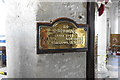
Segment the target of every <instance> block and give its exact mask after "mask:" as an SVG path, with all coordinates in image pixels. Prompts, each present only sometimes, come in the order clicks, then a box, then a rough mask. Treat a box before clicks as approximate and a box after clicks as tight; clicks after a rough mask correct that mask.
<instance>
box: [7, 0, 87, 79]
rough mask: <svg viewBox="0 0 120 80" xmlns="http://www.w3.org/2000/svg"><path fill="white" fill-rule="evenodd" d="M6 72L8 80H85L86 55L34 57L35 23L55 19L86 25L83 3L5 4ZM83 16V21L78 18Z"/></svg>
mask: <svg viewBox="0 0 120 80" xmlns="http://www.w3.org/2000/svg"><path fill="white" fill-rule="evenodd" d="M6 5H7V9H8V15H7V27H6V28H7V56H8V57H7V66H8V68H7V70H8V77H11V78H65V77H66V78H67V77H69V78H85V77H86V53H80V52H74V53H67V54H64V55H63V54H41V55H37V53H36V20H37V21H50V20H53V19H55V18H58V17H68V18H72V19H74V20H75V21H77V22H78V23H86V8H85V7H83V4H82V3H79V2H77V3H41V2H40V0H36V1H35V0H6ZM79 15H83V16H84V18H83V20H80V19H79V18H78V16H79Z"/></svg>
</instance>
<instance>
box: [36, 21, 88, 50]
mask: <svg viewBox="0 0 120 80" xmlns="http://www.w3.org/2000/svg"><path fill="white" fill-rule="evenodd" d="M38 29H39V30H38V34H39V36H38V40H39V41H38V46H39V47H38V48H39V50H50V49H51V50H62V49H81V48H87V36H88V29H87V27H85V25H77V24H75V23H74V22H72V21H69V20H68V19H67V20H64V19H63V20H59V21H56V22H54V23H53V24H48V23H47V25H45V24H44V23H42V24H40V25H39V26H38Z"/></svg>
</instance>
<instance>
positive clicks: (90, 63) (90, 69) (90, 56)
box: [86, 2, 95, 80]
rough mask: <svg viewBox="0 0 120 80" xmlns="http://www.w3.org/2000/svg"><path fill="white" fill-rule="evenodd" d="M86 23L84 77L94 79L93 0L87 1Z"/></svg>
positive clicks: (88, 79)
mask: <svg viewBox="0 0 120 80" xmlns="http://www.w3.org/2000/svg"><path fill="white" fill-rule="evenodd" d="M87 24H88V26H89V36H88V39H89V40H88V51H87V56H86V78H87V80H94V78H95V71H94V70H95V68H94V36H95V2H87Z"/></svg>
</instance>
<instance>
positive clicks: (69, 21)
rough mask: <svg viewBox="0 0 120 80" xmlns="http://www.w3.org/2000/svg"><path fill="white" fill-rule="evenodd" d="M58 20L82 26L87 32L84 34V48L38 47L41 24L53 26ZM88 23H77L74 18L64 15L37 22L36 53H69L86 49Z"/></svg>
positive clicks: (78, 26)
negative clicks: (51, 19)
mask: <svg viewBox="0 0 120 80" xmlns="http://www.w3.org/2000/svg"><path fill="white" fill-rule="evenodd" d="M60 22H68V23H72V24H73V25H75V26H76V27H77V28H84V29H85V30H86V32H87V34H86V47H85V48H66V49H65V48H64V49H40V40H41V39H40V28H41V27H42V26H47V27H53V25H54V24H56V23H60ZM88 31H89V28H88V25H87V24H77V23H76V22H75V21H74V20H72V19H70V18H66V17H61V18H57V19H55V20H53V21H52V22H37V54H53V53H64V52H66V53H69V52H86V51H88Z"/></svg>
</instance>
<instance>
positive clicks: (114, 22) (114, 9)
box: [110, 2, 118, 34]
mask: <svg viewBox="0 0 120 80" xmlns="http://www.w3.org/2000/svg"><path fill="white" fill-rule="evenodd" d="M110 25H111V34H118V2H113V3H112V5H111V6H110Z"/></svg>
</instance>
